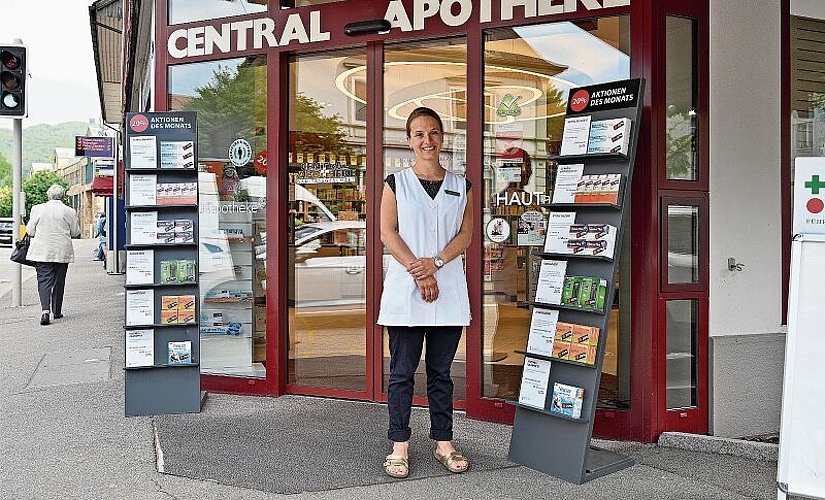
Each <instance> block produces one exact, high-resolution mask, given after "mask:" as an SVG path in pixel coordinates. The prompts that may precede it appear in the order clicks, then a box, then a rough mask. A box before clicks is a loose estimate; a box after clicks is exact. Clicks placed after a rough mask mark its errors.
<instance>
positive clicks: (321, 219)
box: [286, 39, 467, 404]
mask: <svg viewBox="0 0 825 500" xmlns="http://www.w3.org/2000/svg"><path fill="white" fill-rule="evenodd" d="M466 60H467V49H466V43H465V41H464V39H450V40H448V41H438V42H428V43H423V44H397V45H392V46H386V47H382V46H380V45H376V46H371V47H369V48H364V49H348V50H342V51H336V52H326V53H323V54H316V55H306V56H304V55H295V56H294V57H292V58H291V60H290V62H289V81H288V88H289V96H288V104H287V105H288V113H289V115H288V120H289V123H288V125H289V140H288V143H289V151H288V155H287V159H288V174H287V175H288V189H289V193H288V194H289V198H288V200H289V202H288V206H287V207H286V209H287V210H288V211H289V216H288V220H289V247H288V260H287V266H288V267H287V274H288V281H287V291H288V293H287V300H288V303H287V307H288V311H289V319H288V332H287V346H288V352H289V354H288V363H287V376H288V379H287V384H288V387H289V391H290V392H296V393H304V394H318V395H331V396H339V397H348V398H356V399H367V400H385V399H386V381H387V377H388V370H389V351H388V347H387V345H388V342H387V336H386V332H385V330H384V329H383V328H382V327H379V326H376V325H374V324H373V320H372V316H373V314H372V308H371V307H370V306H369V305H370V304H375V307H377V304H378V298H379V297H380V294H381V290H382V286H383V284H382V281H383V280H382V279H381V277H382V276H383V272H382V273H380V274H379V273H378V272H377V271H376V272H375V273H374V274H372V275H373V276H375V279H370V278H369V276H371V274H370V270H371V269H372V266H382V268H383V269H384V270H385V269H386V263H387V262H388V259H391V258H392V257H391V256H390V255H389V254H388V252H386V251H385V250H384V249H383V247H382V246H381V245H372V244H370V243H369V242H368V241H367V235H368V234H370V235H375V237H376V238H377V235H378V231H377V230H376V229H375V228H377V227H378V224H379V222H378V217H377V210H375V209H376V208H377V206H378V203H379V201H380V200H379V198H378V197H379V196H380V193H381V187H382V185H383V179H384V178H385V177H386V176H387V175H388V174H391V173H395V172H398V171H400V170H402V169H404V168H407V167H410V166H412V164H413V161H414V156H413V154H412V151H411V150H410V148H409V147H408V146H407V141H406V131H405V121H406V118H407V115H408V114H409V113H410V111H412V110H413V109H414V108H416V107H417V106H429V107H431V108H433V109H435V110H436V111H437V112H438V113H439V114H440V115H441V116H442V118H443V121H444V127H445V130H444V132H445V146H444V148H443V156H442V159H441V162H442V165H443V166H444V167H445V168H447V169H448V170H451V171H453V172H456V173H460V174H463V173H464V170H465V166H466V161H465V158H466V151H465V150H466V132H465V131H466V96H465V94H466V79H467V78H466V75H467V65H466ZM371 65H374V66H377V65H383V68H382V71H375V70H373V69H372V68H371ZM372 96H383V99H381V98H376V102H383V106H382V107H383V113H382V114H377V115H376V114H375V111H369V112H368V106H367V102H368V99H369V98H370V97H372ZM376 111H378V110H376ZM370 113H371V114H370ZM378 113H381V112H380V111H378ZM382 132H383V133H382ZM371 137H374V138H375V139H373V140H370V138H371ZM380 151H383V153H379V152H380ZM370 158H374V159H375V160H374V163H376V164H377V163H381V165H379V166H378V169H379V170H378V171H377V172H376V171H374V170H373V165H372V164H371V162H370V161H369V159H370ZM372 193H375V195H372ZM373 211H374V212H373ZM374 316H376V317H377V309H376V310H375V314H374ZM425 349H426V346H425ZM465 365H466V349H465V347H464V342H463V341H462V343H461V345H460V346H459V352H458V354H457V355H456V360H455V362H454V364H453V379H454V382H455V398H456V399H458V400H463V399H464V398H465V397H466V383H465V380H466V377H465ZM419 373H420V375H421V377H417V382H418V383H417V384H416V396H419V397H420V396H424V395H425V394H426V381H425V375H424V373H425V369H424V366H423V360H422V364H421V365H420V370H419ZM416 404H426V401H425V400H424V399H423V398H418V399H417V400H416Z"/></svg>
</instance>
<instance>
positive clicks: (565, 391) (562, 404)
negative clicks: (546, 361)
mask: <svg viewBox="0 0 825 500" xmlns="http://www.w3.org/2000/svg"><path fill="white" fill-rule="evenodd" d="M583 403H584V389H582V388H581V387H575V386H572V385H567V384H562V383H560V382H556V383H554V384H553V397H552V399H551V402H550V412H551V413H557V414H559V415H564V416H566V417H570V418H579V417H581V414H582V404H583Z"/></svg>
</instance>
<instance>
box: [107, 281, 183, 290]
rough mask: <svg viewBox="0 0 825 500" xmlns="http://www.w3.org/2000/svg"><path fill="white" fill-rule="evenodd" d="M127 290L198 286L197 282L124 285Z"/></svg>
mask: <svg viewBox="0 0 825 500" xmlns="http://www.w3.org/2000/svg"><path fill="white" fill-rule="evenodd" d="M123 286H124V288H126V289H127V290H139V289H141V288H165V287H184V286H198V283H197V282H183V283H146V284H140V285H130V284H126V285H123Z"/></svg>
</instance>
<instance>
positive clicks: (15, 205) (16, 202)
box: [11, 118, 25, 307]
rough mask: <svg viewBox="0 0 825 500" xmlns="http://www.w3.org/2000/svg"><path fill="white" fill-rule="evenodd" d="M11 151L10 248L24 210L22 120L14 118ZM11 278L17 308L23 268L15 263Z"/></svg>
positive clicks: (19, 300)
mask: <svg viewBox="0 0 825 500" xmlns="http://www.w3.org/2000/svg"><path fill="white" fill-rule="evenodd" d="M11 142H12V151H11V171H12V184H11V192H12V209H11V210H12V217H14V231H13V232H12V235H11V242H12V246H14V244H15V243H16V242H17V240H18V239H20V215H21V214H22V213H23V210H25V207H24V206H22V204H21V202H22V199H21V196H20V195H21V193H22V192H23V120H22V119H21V118H15V119H13V120H12V141H11ZM13 269H14V273H13V277H12V288H11V305H12V306H13V307H19V306H20V305H21V303H22V299H21V297H22V290H23V266H22V265H21V264H17V263H15V264H14V265H13Z"/></svg>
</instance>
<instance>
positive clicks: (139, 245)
mask: <svg viewBox="0 0 825 500" xmlns="http://www.w3.org/2000/svg"><path fill="white" fill-rule="evenodd" d="M126 122H127V127H126V140H125V142H124V158H125V165H126V186H125V187H126V213H127V220H126V223H127V224H126V227H127V245H126V259H127V260H126V325H125V329H126V335H125V348H126V398H125V399H126V416H135V415H157V414H166V413H184V412H198V411H200V408H201V400H202V397H201V390H200V367H199V362H198V361H199V354H200V352H199V351H200V350H199V334H198V314H197V310H196V309H197V304H198V272H197V270H198V244H197V242H198V205H197V203H198V189H197V181H198V169H197V158H198V155H197V147H198V142H197V140H198V129H197V119H196V114H195V113H194V112H166V113H129V114H127V117H126Z"/></svg>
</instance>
